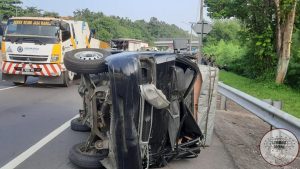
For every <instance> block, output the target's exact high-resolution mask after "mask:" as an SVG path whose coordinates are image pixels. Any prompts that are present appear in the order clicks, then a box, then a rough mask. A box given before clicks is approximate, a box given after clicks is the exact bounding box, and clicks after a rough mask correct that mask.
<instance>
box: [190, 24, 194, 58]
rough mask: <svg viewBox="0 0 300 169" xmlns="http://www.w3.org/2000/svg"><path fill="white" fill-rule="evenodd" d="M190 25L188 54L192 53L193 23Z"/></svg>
mask: <svg viewBox="0 0 300 169" xmlns="http://www.w3.org/2000/svg"><path fill="white" fill-rule="evenodd" d="M190 24H191V34H190V53H192V41H193V25H194V22H190Z"/></svg>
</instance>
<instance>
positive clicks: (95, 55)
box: [74, 51, 103, 60]
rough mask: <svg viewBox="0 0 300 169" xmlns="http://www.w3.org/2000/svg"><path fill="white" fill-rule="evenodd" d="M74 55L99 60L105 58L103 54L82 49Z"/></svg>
mask: <svg viewBox="0 0 300 169" xmlns="http://www.w3.org/2000/svg"><path fill="white" fill-rule="evenodd" d="M74 57H76V58H77V59H81V60H98V59H102V58H103V54H102V53H100V52H95V51H82V52H78V53H76V54H75V55H74Z"/></svg>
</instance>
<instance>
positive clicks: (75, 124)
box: [71, 118, 91, 132]
mask: <svg viewBox="0 0 300 169" xmlns="http://www.w3.org/2000/svg"><path fill="white" fill-rule="evenodd" d="M71 129H72V130H74V131H80V132H89V131H91V128H90V127H89V126H88V125H87V124H82V121H81V120H80V118H76V119H73V120H72V121H71Z"/></svg>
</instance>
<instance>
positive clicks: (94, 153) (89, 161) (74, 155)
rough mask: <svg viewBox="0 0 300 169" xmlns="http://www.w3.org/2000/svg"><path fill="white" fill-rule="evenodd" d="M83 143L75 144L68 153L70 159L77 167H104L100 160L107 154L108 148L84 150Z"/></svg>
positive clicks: (92, 168)
mask: <svg viewBox="0 0 300 169" xmlns="http://www.w3.org/2000/svg"><path fill="white" fill-rule="evenodd" d="M84 147H85V143H80V144H76V145H74V146H73V147H72V149H71V150H70V153H69V159H70V161H71V162H72V163H73V164H75V165H76V166H78V167H81V168H86V169H94V168H98V169H105V168H104V167H103V165H102V164H101V162H100V160H103V159H104V158H106V157H107V156H108V152H109V150H108V149H103V150H90V151H87V152H86V151H84Z"/></svg>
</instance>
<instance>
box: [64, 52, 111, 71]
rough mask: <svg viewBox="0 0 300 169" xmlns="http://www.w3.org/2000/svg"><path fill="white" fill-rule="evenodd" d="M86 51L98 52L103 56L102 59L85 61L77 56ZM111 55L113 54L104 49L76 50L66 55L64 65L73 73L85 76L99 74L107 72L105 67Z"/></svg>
mask: <svg viewBox="0 0 300 169" xmlns="http://www.w3.org/2000/svg"><path fill="white" fill-rule="evenodd" d="M84 51H93V52H98V53H100V54H101V55H102V57H101V58H98V59H95V58H94V59H92V60H88V59H87V60H84V59H80V58H78V57H76V56H75V55H76V54H77V53H79V52H84ZM109 55H111V53H110V52H108V51H106V50H103V49H91V48H85V49H76V50H72V51H70V52H67V53H66V54H65V57H64V63H65V66H66V68H67V69H68V70H70V71H72V72H75V73H83V74H97V73H102V72H106V71H107V66H106V65H105V57H107V56H109ZM87 58H88V57H87Z"/></svg>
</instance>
